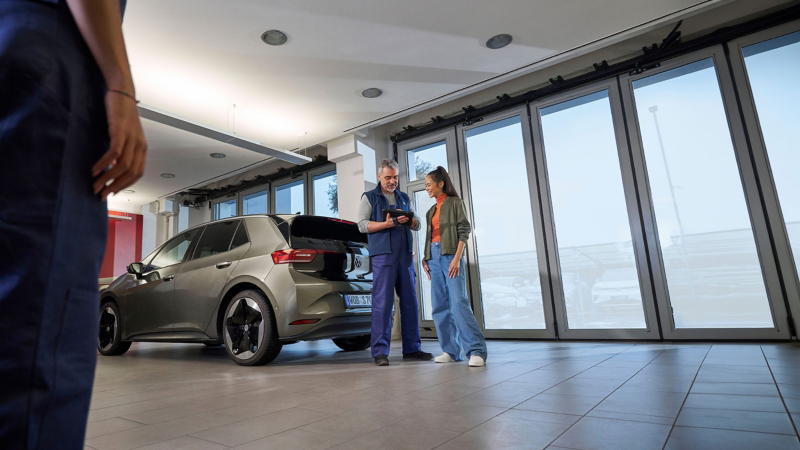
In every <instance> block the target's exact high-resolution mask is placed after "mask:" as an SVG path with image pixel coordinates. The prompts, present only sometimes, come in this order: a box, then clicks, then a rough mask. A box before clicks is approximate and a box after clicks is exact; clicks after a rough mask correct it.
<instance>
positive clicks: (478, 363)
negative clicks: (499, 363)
mask: <svg viewBox="0 0 800 450" xmlns="http://www.w3.org/2000/svg"><path fill="white" fill-rule="evenodd" d="M448 356H449V355H448ZM437 359H438V358H437ZM437 362H438V361H437ZM485 365H486V361H484V360H483V358H481V357H480V356H478V355H472V356H470V357H469V366H470V367H483V366H485Z"/></svg>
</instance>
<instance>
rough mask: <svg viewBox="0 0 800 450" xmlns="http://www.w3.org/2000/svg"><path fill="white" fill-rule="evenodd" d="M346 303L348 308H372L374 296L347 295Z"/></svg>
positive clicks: (345, 297)
mask: <svg viewBox="0 0 800 450" xmlns="http://www.w3.org/2000/svg"><path fill="white" fill-rule="evenodd" d="M344 301H345V302H347V307H348V308H371V307H372V295H349V294H348V295H345V296H344Z"/></svg>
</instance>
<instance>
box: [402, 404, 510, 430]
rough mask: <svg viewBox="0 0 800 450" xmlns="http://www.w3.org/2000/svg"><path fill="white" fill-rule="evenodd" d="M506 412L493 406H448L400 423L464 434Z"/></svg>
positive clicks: (504, 409)
mask: <svg viewBox="0 0 800 450" xmlns="http://www.w3.org/2000/svg"><path fill="white" fill-rule="evenodd" d="M505 411H507V409H506V408H496V407H493V406H483V405H472V406H467V407H464V406H462V405H451V404H446V405H443V406H440V407H438V408H434V409H432V410H429V411H426V412H424V413H422V414H417V415H416V416H415V417H412V418H409V419H405V420H403V421H402V422H400V423H401V424H405V425H414V426H418V427H429V428H436V429H440V430H450V431H456V432H460V433H463V432H465V431H467V430H469V429H470V428H472V427H474V426H476V425H479V424H481V423H483V422H485V421H487V420H489V419H491V418H492V417H494V416H496V415H498V414H501V413H503V412H505Z"/></svg>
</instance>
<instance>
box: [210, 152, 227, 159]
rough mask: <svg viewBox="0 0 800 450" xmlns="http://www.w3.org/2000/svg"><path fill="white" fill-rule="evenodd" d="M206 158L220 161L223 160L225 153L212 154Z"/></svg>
mask: <svg viewBox="0 0 800 450" xmlns="http://www.w3.org/2000/svg"><path fill="white" fill-rule="evenodd" d="M208 156H210V157H212V158H215V159H222V158H224V157H225V156H226V155H225V153H212V154H210V155H208Z"/></svg>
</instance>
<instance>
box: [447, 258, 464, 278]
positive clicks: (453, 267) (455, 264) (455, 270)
mask: <svg viewBox="0 0 800 450" xmlns="http://www.w3.org/2000/svg"><path fill="white" fill-rule="evenodd" d="M447 274H448V275H450V278H455V277H457V276H459V275H460V274H461V258H453V261H451V262H450V269H449V270H448V271H447Z"/></svg>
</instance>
